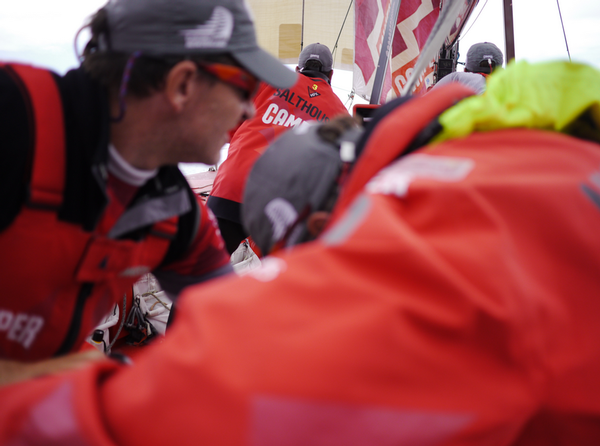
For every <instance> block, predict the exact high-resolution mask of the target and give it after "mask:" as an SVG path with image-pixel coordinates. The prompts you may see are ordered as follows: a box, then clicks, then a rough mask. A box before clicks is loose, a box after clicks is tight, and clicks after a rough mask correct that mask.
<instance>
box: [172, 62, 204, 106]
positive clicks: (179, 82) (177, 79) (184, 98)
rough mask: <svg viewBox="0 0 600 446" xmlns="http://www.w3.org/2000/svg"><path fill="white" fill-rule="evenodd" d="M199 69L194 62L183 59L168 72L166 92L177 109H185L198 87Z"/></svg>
mask: <svg viewBox="0 0 600 446" xmlns="http://www.w3.org/2000/svg"><path fill="white" fill-rule="evenodd" d="M197 70H198V68H197V67H196V64H195V63H194V62H192V61H191V60H183V61H181V62H179V63H178V64H177V65H175V66H174V67H173V68H171V70H170V71H169V73H167V77H166V78H165V88H164V93H165V95H166V97H167V100H168V101H169V103H170V104H171V106H172V107H173V109H174V110H175V111H177V112H179V111H181V110H183V108H184V107H185V105H186V103H187V102H188V101H189V100H190V98H191V97H192V94H193V92H194V89H195V88H197V83H196V79H197V77H196V73H197Z"/></svg>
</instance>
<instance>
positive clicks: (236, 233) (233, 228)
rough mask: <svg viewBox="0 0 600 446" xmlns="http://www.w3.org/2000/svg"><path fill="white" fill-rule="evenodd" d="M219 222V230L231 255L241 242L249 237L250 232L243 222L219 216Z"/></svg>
mask: <svg viewBox="0 0 600 446" xmlns="http://www.w3.org/2000/svg"><path fill="white" fill-rule="evenodd" d="M217 222H218V223H219V230H220V231H221V237H223V240H224V241H225V247H226V248H227V252H229V255H231V254H233V251H235V250H236V249H237V248H238V247H239V246H240V243H242V241H243V240H244V239H245V238H246V237H248V233H247V232H246V230H245V229H244V227H243V226H242V225H241V224H239V223H235V222H233V221H231V220H225V219H223V218H218V217H217Z"/></svg>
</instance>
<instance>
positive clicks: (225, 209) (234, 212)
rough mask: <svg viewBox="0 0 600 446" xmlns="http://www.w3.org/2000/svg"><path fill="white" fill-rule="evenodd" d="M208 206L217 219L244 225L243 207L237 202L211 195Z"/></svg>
mask: <svg viewBox="0 0 600 446" xmlns="http://www.w3.org/2000/svg"><path fill="white" fill-rule="evenodd" d="M206 204H207V205H208V207H209V208H210V210H211V211H213V214H215V217H217V218H222V219H224V220H229V221H232V222H234V223H238V224H240V225H241V224H242V205H241V204H240V203H238V202H237V201H232V200H228V199H227V198H221V197H215V196H213V195H211V196H210V197H208V201H207V202H206Z"/></svg>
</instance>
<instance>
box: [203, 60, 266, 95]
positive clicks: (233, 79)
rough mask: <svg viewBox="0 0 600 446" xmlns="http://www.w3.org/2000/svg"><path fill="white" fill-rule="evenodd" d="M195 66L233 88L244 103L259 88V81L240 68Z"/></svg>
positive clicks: (230, 66) (204, 64)
mask: <svg viewBox="0 0 600 446" xmlns="http://www.w3.org/2000/svg"><path fill="white" fill-rule="evenodd" d="M195 64H196V65H197V66H198V68H200V69H201V70H202V71H204V72H206V73H209V74H212V75H213V76H214V77H216V78H217V79H219V80H220V81H221V82H223V83H225V84H227V85H230V86H232V87H234V88H235V89H236V90H238V91H239V92H240V93H241V95H242V98H243V99H244V100H246V101H249V100H251V99H252V98H253V97H254V95H255V94H256V92H257V91H258V87H259V86H260V81H259V80H258V79H257V78H255V77H254V76H252V75H251V74H250V73H248V72H247V71H246V70H244V69H242V68H239V67H235V66H233V65H225V64H220V63H210V64H209V63H203V62H195Z"/></svg>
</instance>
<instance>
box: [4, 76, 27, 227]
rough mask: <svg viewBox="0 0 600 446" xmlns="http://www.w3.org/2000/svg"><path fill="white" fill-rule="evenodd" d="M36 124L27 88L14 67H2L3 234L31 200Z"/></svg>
mask: <svg viewBox="0 0 600 446" xmlns="http://www.w3.org/2000/svg"><path fill="white" fill-rule="evenodd" d="M33 123H34V117H33V110H32V105H31V100H30V99H29V95H28V93H27V90H26V88H25V85H24V84H23V83H22V82H21V81H20V78H19V77H18V76H17V75H16V73H14V72H13V71H12V70H11V69H10V67H8V66H4V67H2V68H0V171H1V173H0V209H1V210H2V211H1V212H0V231H2V230H4V229H6V228H7V227H8V226H9V225H10V224H11V223H12V221H13V220H14V218H15V217H16V216H17V214H18V213H19V210H20V209H21V206H22V205H23V203H24V202H25V200H26V198H27V186H28V184H29V178H30V176H31V160H32V157H33V149H34V141H35V138H34V133H33Z"/></svg>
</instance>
